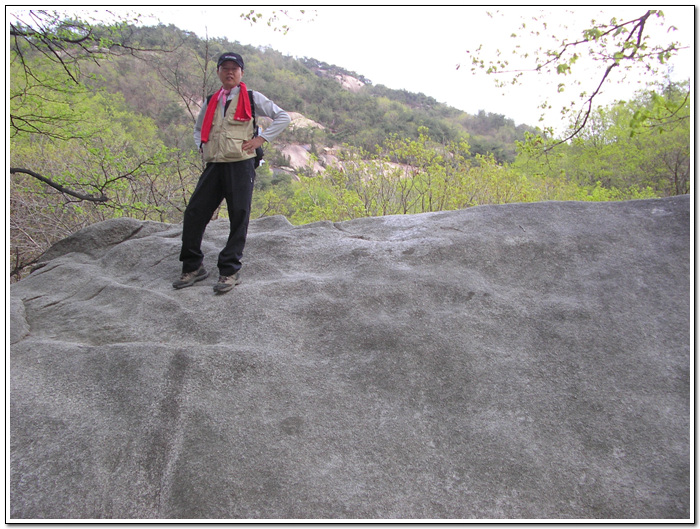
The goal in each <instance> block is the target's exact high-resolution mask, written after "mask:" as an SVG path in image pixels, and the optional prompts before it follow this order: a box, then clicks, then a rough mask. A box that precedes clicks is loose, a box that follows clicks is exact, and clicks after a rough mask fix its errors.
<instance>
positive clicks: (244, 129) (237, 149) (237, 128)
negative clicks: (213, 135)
mask: <svg viewBox="0 0 700 529" xmlns="http://www.w3.org/2000/svg"><path fill="white" fill-rule="evenodd" d="M227 121H228V123H227V124H226V127H225V128H224V156H225V157H226V158H241V157H243V156H244V155H246V154H247V153H244V152H243V142H244V141H246V140H249V139H250V138H249V137H248V136H249V130H248V129H249V128H250V127H249V123H248V122H247V121H234V120H233V119H232V118H231V119H229V120H227Z"/></svg>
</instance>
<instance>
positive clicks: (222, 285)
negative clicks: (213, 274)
mask: <svg viewBox="0 0 700 529" xmlns="http://www.w3.org/2000/svg"><path fill="white" fill-rule="evenodd" d="M240 282H241V273H240V272H236V273H235V274H233V275H230V276H219V282H218V283H217V284H216V285H214V292H216V293H217V294H224V293H226V292H228V291H229V290H232V289H233V287H235V286H236V285H237V284H239V283H240Z"/></svg>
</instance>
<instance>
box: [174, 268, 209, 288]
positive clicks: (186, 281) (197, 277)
mask: <svg viewBox="0 0 700 529" xmlns="http://www.w3.org/2000/svg"><path fill="white" fill-rule="evenodd" d="M207 277H209V272H207V271H206V270H205V269H204V267H203V266H200V267H199V268H198V269H197V270H195V271H194V272H187V273H183V274H182V275H181V276H180V279H178V280H177V281H175V282H174V283H173V288H178V289H179V288H185V287H191V286H192V285H194V284H195V283H196V282H197V281H201V280H202V279H206V278H207Z"/></svg>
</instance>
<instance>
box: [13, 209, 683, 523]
mask: <svg viewBox="0 0 700 529" xmlns="http://www.w3.org/2000/svg"><path fill="white" fill-rule="evenodd" d="M180 234H181V226H179V225H168V224H158V223H152V222H139V221H135V220H132V219H122V220H114V221H108V222H104V223H101V224H97V225H95V226H92V227H89V228H87V229H85V230H82V231H81V232H78V233H76V234H74V235H73V236H71V237H70V238H68V239H66V240H65V241H62V242H61V243H59V244H58V245H56V246H55V247H54V248H52V249H51V251H50V252H48V253H47V255H46V258H45V260H44V263H43V266H42V267H41V268H39V269H38V270H36V271H35V272H34V273H32V274H31V275H30V276H29V277H27V278H26V279H24V280H22V281H20V282H19V283H16V284H14V285H12V288H11V327H10V331H11V349H10V368H11V370H10V377H9V379H10V382H11V386H10V389H11V392H10V407H9V409H10V413H11V416H10V435H11V437H10V440H11V451H10V456H11V467H10V480H9V483H10V493H11V496H10V505H9V507H10V509H9V513H10V517H11V518H13V519H47V518H48V519H90V518H116V519H214V518H223V519H636V520H639V519H687V518H688V517H689V516H690V513H691V498H690V479H691V467H690V384H691V381H690V203H689V197H687V196H684V197H674V198H669V199H661V200H647V201H633V202H622V203H569V202H567V203H557V202H551V203H539V204H522V205H506V206H485V207H478V208H471V209H467V210H464V211H455V212H445V213H435V214H423V215H413V216H393V217H383V218H369V219H361V220H355V221H351V222H343V223H335V224H334V223H331V222H321V223H315V224H310V225H306V226H299V227H293V226H292V225H291V224H289V222H287V220H286V219H284V218H283V217H271V218H264V219H260V220H257V221H254V222H252V223H251V226H250V237H249V242H248V246H247V248H246V256H245V266H244V269H243V283H242V284H241V285H239V286H238V287H236V288H235V290H234V291H232V292H231V293H228V294H226V295H220V296H216V295H214V293H213V291H212V285H213V284H214V282H215V281H216V276H217V274H216V270H215V263H216V256H217V253H218V251H219V249H220V248H221V247H222V246H223V244H224V241H225V239H226V237H227V235H228V225H227V221H226V220H217V221H214V222H212V223H211V224H210V226H209V229H208V231H207V233H206V235H205V240H204V246H203V249H204V251H205V254H206V261H205V264H206V265H207V266H208V267H209V268H210V269H212V272H213V273H212V276H211V277H210V278H209V279H208V280H205V281H203V282H201V283H197V284H196V286H194V287H191V288H187V289H183V290H179V291H176V290H174V289H173V288H172V287H171V282H172V281H173V280H174V279H175V278H176V277H177V276H178V274H179V269H180V265H179V262H178V260H177V256H178V252H179V244H180Z"/></svg>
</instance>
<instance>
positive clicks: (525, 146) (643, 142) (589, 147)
mask: <svg viewBox="0 0 700 529" xmlns="http://www.w3.org/2000/svg"><path fill="white" fill-rule="evenodd" d="M671 111H672V112H671ZM640 114H644V115H646V116H647V117H646V118H645V120H644V124H642V123H641V122H640V120H639V118H638V116H639V115H640ZM671 114H673V116H674V119H670V117H669V116H671ZM659 115H662V117H657V116H659ZM689 125H690V106H689V101H688V99H687V89H686V87H684V86H678V85H675V84H669V85H668V86H667V87H666V88H665V89H664V90H663V92H662V93H661V94H659V93H656V92H642V93H640V94H639V95H638V97H637V98H635V99H634V100H632V101H630V102H619V103H617V104H615V105H612V106H610V107H607V108H599V109H597V110H596V112H595V113H593V114H592V115H591V116H590V118H589V120H588V123H587V126H586V127H585V128H584V129H582V130H581V131H580V133H579V134H578V136H577V138H575V139H574V140H573V141H571V142H569V143H566V144H558V145H557V143H558V142H557V141H556V140H555V139H551V138H550V139H547V138H545V137H543V136H536V135H529V136H527V138H526V140H525V141H524V142H521V143H519V144H518V146H519V155H518V160H517V162H516V164H515V166H516V167H518V168H519V169H520V170H522V171H525V172H528V173H530V174H533V175H538V176H547V177H549V178H563V179H565V180H566V181H568V182H572V183H574V184H576V185H579V186H582V188H584V189H587V190H590V189H597V188H598V187H601V188H602V189H608V190H610V191H611V192H612V191H613V190H616V191H615V193H618V192H619V193H620V194H619V195H618V194H615V193H612V195H611V196H612V197H626V198H636V197H638V192H639V193H643V194H644V195H645V196H646V195H647V194H648V193H649V192H653V193H654V194H655V196H670V195H677V194H685V193H688V192H689V191H690V129H689ZM543 152H546V155H543ZM635 190H642V191H638V192H637V191H635ZM576 196H577V197H579V196H581V195H576ZM590 196H602V195H601V194H600V192H596V193H591V194H590Z"/></svg>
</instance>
